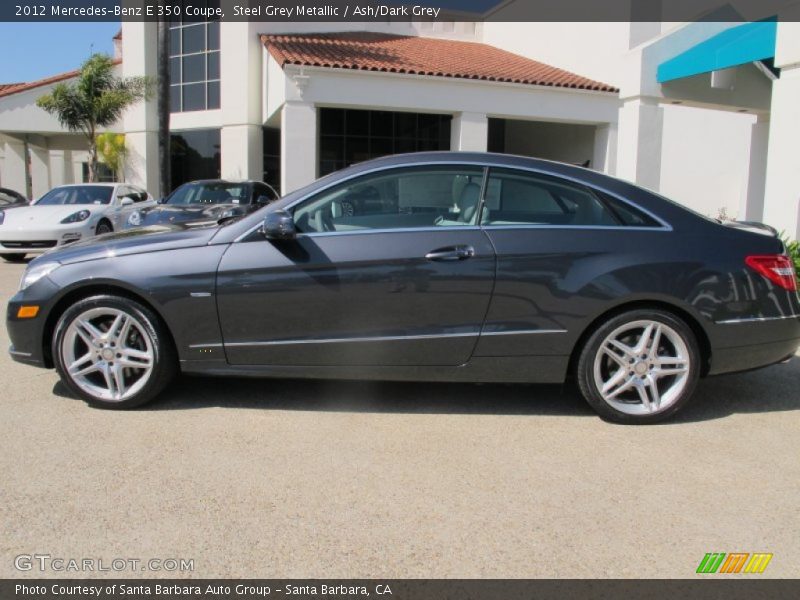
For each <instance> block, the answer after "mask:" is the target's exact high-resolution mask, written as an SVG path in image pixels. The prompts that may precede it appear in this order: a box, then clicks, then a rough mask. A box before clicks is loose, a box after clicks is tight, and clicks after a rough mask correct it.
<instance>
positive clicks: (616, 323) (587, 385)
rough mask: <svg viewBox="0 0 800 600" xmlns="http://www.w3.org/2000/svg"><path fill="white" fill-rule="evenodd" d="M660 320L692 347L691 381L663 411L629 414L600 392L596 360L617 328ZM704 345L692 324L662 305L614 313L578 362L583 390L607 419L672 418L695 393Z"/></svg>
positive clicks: (591, 338)
mask: <svg viewBox="0 0 800 600" xmlns="http://www.w3.org/2000/svg"><path fill="white" fill-rule="evenodd" d="M641 320H649V321H657V322H659V323H663V324H665V325H668V326H669V327H671V328H672V329H674V330H675V331H676V332H677V333H678V335H680V336H681V338H682V339H683V341H684V343H685V344H686V347H687V348H688V350H689V381H688V382H687V383H686V387H685V388H684V389H683V391H682V392H681V395H680V397H679V398H678V399H677V401H675V402H674V403H673V404H672V405H671V406H669V407H668V408H667V409H665V410H664V411H663V412H659V413H656V414H652V415H629V414H627V413H623V412H621V411H618V410H616V409H615V408H613V407H612V406H610V405H609V404H608V403H607V402H606V401H605V400H603V398H602V396H601V395H600V391H599V390H598V389H597V386H596V385H595V382H594V360H595V356H596V355H597V352H598V351H599V349H600V344H601V343H602V341H603V340H604V339H605V338H606V336H608V335H609V334H610V333H611V332H612V331H613V330H615V329H617V328H618V327H620V326H621V325H624V324H625V323H630V322H631V321H641ZM700 369H701V364H700V349H699V346H698V343H697V337H696V336H695V334H694V332H693V331H692V330H691V328H690V327H689V326H688V325H687V324H686V323H685V322H684V321H683V320H682V319H680V318H678V317H677V316H675V315H674V314H672V313H669V312H667V311H664V310H660V309H636V310H632V311H627V312H623V313H620V314H617V315H615V316H612V317H610V318H609V319H607V320H606V321H604V322H603V323H602V324H601V325H599V326H598V327H597V328H596V329H595V330H594V332H593V333H592V334H591V335H590V336H589V338H588V339H587V340H586V343H585V344H584V346H583V349H582V350H581V354H580V359H579V361H578V365H577V373H576V375H577V380H578V385H579V387H580V390H581V394H582V395H583V397H584V398H585V399H586V401H587V402H588V403H589V405H590V406H591V407H592V408H593V409H594V410H595V411H596V412H597V413H598V414H599V415H600V416H601V417H603V418H604V419H606V420H608V421H613V422H615V423H624V424H648V423H658V422H660V421H664V420H666V419H669V418H670V417H671V416H672V415H674V414H675V413H676V412H678V411H679V410H680V409H681V408H682V407H683V406H684V405H685V404H686V403H687V402H688V401H689V399H690V398H691V397H692V394H693V393H694V390H695V387H696V386H697V382H698V380H699V378H700Z"/></svg>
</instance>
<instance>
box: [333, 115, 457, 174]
mask: <svg viewBox="0 0 800 600" xmlns="http://www.w3.org/2000/svg"><path fill="white" fill-rule="evenodd" d="M451 119H452V117H451V116H450V115H432V114H423V113H403V112H388V111H377V110H349V109H341V108H321V109H320V110H319V120H320V126H319V134H320V143H319V174H320V175H327V174H328V173H333V172H334V171H338V170H339V169H343V168H344V167H348V166H350V165H352V164H355V163H359V162H363V161H365V160H369V159H371V158H378V157H379V156H386V155H388V154H400V153H403V152H420V151H425V150H449V149H450V121H451Z"/></svg>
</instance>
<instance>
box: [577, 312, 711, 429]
mask: <svg viewBox="0 0 800 600" xmlns="http://www.w3.org/2000/svg"><path fill="white" fill-rule="evenodd" d="M576 369H577V370H576V375H577V380H578V385H579V387H580V389H581V393H582V394H583V396H584V398H586V400H587V401H588V402H589V404H591V405H592V407H593V408H594V409H595V410H596V411H597V412H598V413H600V414H601V415H602V416H604V417H606V418H608V419H610V420H612V421H617V422H620V423H654V422H656V421H661V420H663V419H665V418H667V417H669V416H670V415H671V414H674V413H675V411H677V410H679V409H680V407H681V406H683V404H685V403H686V401H687V400H688V399H689V398H690V397H691V395H692V393H693V391H694V388H695V385H696V384H697V380H698V378H699V376H700V369H701V358H700V349H699V347H698V343H697V338H696V335H695V333H694V331H693V330H692V329H691V328H690V327H689V326H688V325H687V324H686V322H685V321H683V320H682V319H680V318H678V317H677V316H676V315H674V314H671V313H669V312H666V311H664V310H660V309H656V308H653V309H649V308H642V309H636V310H631V311H628V312H625V313H621V314H617V315H616V316H612V317H609V318H608V319H607V320H606V321H605V322H604V323H601V324H600V325H599V326H598V327H597V328H596V329H594V330H593V332H592V333H591V335H590V336H589V338H588V340H587V341H586V342H585V344H584V345H583V347H582V350H581V354H580V356H579V360H578V363H577V366H576Z"/></svg>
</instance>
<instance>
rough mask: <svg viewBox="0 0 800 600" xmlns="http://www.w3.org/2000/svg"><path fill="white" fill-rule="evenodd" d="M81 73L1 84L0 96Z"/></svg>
mask: <svg viewBox="0 0 800 600" xmlns="http://www.w3.org/2000/svg"><path fill="white" fill-rule="evenodd" d="M114 64H115V65H119V64H122V61H121V60H115V61H114ZM79 73H80V71H79V70H75V71H68V72H67V73H60V74H58V75H53V76H51V77H46V78H45V79H39V80H37V81H29V82H27V83H14V84H6V85H0V98H2V97H3V96H11V95H12V94H19V93H20V92H27V91H28V90H33V89H36V88H38V87H42V86H45V85H51V84H53V83H60V82H62V81H66V80H68V79H72V78H73V77H77V76H78V74H79Z"/></svg>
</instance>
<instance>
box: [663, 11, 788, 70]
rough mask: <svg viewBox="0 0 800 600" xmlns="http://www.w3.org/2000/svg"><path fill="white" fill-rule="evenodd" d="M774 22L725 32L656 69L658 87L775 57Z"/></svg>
mask: <svg viewBox="0 0 800 600" xmlns="http://www.w3.org/2000/svg"><path fill="white" fill-rule="evenodd" d="M777 33H778V23H777V21H774V20H770V21H756V22H755V23H745V24H743V25H739V26H737V27H732V28H731V29H726V30H725V31H723V32H722V33H718V34H717V35H715V36H714V37H711V38H708V39H707V40H705V41H704V42H700V43H699V44H697V45H696V46H692V47H691V48H689V49H688V50H686V51H685V52H682V53H681V54H678V56H675V57H674V58H671V59H669V60H667V61H665V62H663V63H661V64H660V65H658V72H657V75H656V78H657V80H658V83H666V82H668V81H672V80H674V79H682V78H683V77H691V76H692V75H699V74H700V73H708V72H710V71H718V70H720V69H728V68H730V67H735V66H737V65H743V64H747V63H751V62H754V61H757V60H764V59H767V58H773V57H774V56H775V37H776V35H777Z"/></svg>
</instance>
